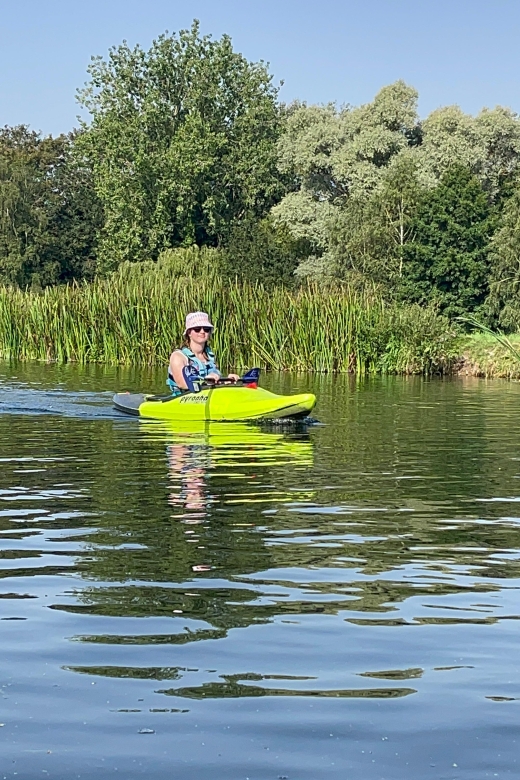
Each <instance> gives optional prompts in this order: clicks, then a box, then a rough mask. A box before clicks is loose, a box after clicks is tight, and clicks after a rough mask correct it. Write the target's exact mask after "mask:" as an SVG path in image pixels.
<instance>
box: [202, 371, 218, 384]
mask: <svg viewBox="0 0 520 780" xmlns="http://www.w3.org/2000/svg"><path fill="white" fill-rule="evenodd" d="M205 379H206V380H209V381H210V382H218V381H219V379H220V374H217V373H216V372H214V371H210V373H209V374H206V377H205Z"/></svg>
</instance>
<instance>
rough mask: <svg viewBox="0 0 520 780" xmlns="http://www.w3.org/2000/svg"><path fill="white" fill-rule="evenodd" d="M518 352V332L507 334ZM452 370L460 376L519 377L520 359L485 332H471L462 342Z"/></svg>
mask: <svg viewBox="0 0 520 780" xmlns="http://www.w3.org/2000/svg"><path fill="white" fill-rule="evenodd" d="M508 339H509V341H510V342H511V344H512V345H513V347H514V348H515V349H516V350H518V352H519V353H520V333H515V334H512V335H510V336H508ZM453 371H454V372H456V373H458V374H460V375H462V376H480V377H486V378H488V379H493V378H494V379H520V360H518V359H517V358H516V357H515V356H514V355H513V354H512V353H511V351H510V350H508V349H507V348H506V347H505V346H503V345H502V344H499V342H498V341H497V340H496V339H494V338H493V336H489V335H488V334H486V333H473V334H471V335H470V336H468V337H467V338H466V339H465V341H464V342H463V344H462V349H461V355H460V359H459V360H457V361H456V362H455V363H454V365H453Z"/></svg>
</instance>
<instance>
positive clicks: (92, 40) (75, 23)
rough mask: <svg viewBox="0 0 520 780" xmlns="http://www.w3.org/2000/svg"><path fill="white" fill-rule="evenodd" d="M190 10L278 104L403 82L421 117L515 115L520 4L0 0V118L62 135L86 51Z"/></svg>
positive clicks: (140, 36) (353, 98)
mask: <svg viewBox="0 0 520 780" xmlns="http://www.w3.org/2000/svg"><path fill="white" fill-rule="evenodd" d="M194 18H197V19H199V20H200V23H201V31H202V33H204V34H206V33H209V34H212V35H213V37H217V38H218V37H220V36H221V35H222V34H223V33H227V34H228V35H230V36H231V38H232V40H233V45H234V48H235V49H236V50H238V51H240V52H241V53H242V54H243V55H244V56H245V57H246V58H247V59H248V60H251V61H258V60H260V59H262V60H264V61H267V62H269V63H270V71H271V73H272V74H273V77H274V81H275V83H278V82H280V81H282V80H283V82H284V85H283V87H282V90H281V93H280V97H281V99H282V100H284V101H286V102H290V101H292V100H295V99H299V100H304V101H306V102H307V103H328V102H331V101H332V102H336V103H338V104H340V105H341V104H345V103H349V104H351V105H359V104H360V103H367V102H369V101H370V100H372V99H373V97H374V95H375V94H376V93H377V92H378V90H379V89H380V88H381V87H383V86H384V85H386V84H390V83H392V82H393V81H396V80H397V79H404V80H405V81H406V82H407V83H408V84H411V85H412V86H414V87H415V88H416V89H417V90H418V92H419V112H420V114H421V116H426V115H427V114H428V113H429V112H430V111H432V110H433V109H435V108H438V107H439V106H443V105H450V104H454V103H456V104H458V105H460V106H461V108H462V109H463V110H464V111H467V112H469V113H476V112H478V111H479V110H480V109H481V108H482V107H483V106H487V107H494V106H495V105H505V106H509V107H510V108H512V109H513V110H515V111H520V90H519V86H520V46H519V43H518V42H519V40H520V1H519V0H413V1H412V0H319V2H317V1H316V0H314V1H312V0H261V1H259V0H190V1H189V2H188V0H88V2H85V1H84V0H66V1H65V0H45V1H44V2H43V1H42V0H37V1H35V0H17V1H16V2H13V1H12V0H0V126H2V125H17V124H28V125H29V126H30V127H31V128H32V129H34V130H38V131H40V132H42V133H44V134H49V133H51V134H53V135H55V134H58V133H60V132H68V131H69V130H71V129H72V128H73V127H74V126H77V124H78V122H77V115H78V113H79V112H80V109H79V106H78V104H77V102H76V99H75V93H76V89H77V88H78V87H81V86H82V85H83V84H84V82H85V81H86V80H87V78H88V74H87V66H88V64H89V61H90V58H91V56H92V55H102V56H103V57H105V56H106V55H107V52H108V50H109V48H110V47H111V46H117V45H118V44H120V43H121V42H122V41H123V40H127V41H128V43H129V44H131V45H132V46H133V45H135V44H137V43H139V44H140V45H141V46H142V47H144V48H148V47H149V45H150V43H151V42H152V40H153V39H154V38H156V37H157V36H158V35H160V34H161V33H163V32H165V31H166V30H169V31H170V32H177V31H178V30H180V29H184V28H188V27H190V25H191V22H192V20H193V19H194Z"/></svg>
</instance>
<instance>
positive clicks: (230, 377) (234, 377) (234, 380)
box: [226, 374, 240, 382]
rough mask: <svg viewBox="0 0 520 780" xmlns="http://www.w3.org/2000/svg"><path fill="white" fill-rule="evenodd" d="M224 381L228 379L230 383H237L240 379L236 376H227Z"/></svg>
mask: <svg viewBox="0 0 520 780" xmlns="http://www.w3.org/2000/svg"><path fill="white" fill-rule="evenodd" d="M226 379H230V380H231V381H232V382H238V381H239V379H240V377H239V376H238V374H228V375H227V377H226Z"/></svg>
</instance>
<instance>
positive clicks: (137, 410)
mask: <svg viewBox="0 0 520 780" xmlns="http://www.w3.org/2000/svg"><path fill="white" fill-rule="evenodd" d="M113 400H114V406H115V407H116V409H119V411H121V412H125V413H126V414H132V415H135V416H138V417H146V418H148V419H156V420H187V421H190V420H192V421H205V420H214V421H234V420H261V419H271V420H272V419H280V418H284V417H305V416H307V415H308V414H309V412H310V411H311V410H312V409H313V407H314V405H315V403H316V396H314V395H313V394H312V393H301V394H299V395H276V393H271V392H270V391H269V390H265V389H264V388H263V387H255V388H252V387H243V386H238V387H234V386H229V385H226V386H222V387H219V386H217V387H214V388H210V389H206V390H201V391H200V392H199V393H185V394H183V395H180V396H147V395H141V394H137V393H117V394H116V395H115V396H114V399H113Z"/></svg>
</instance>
